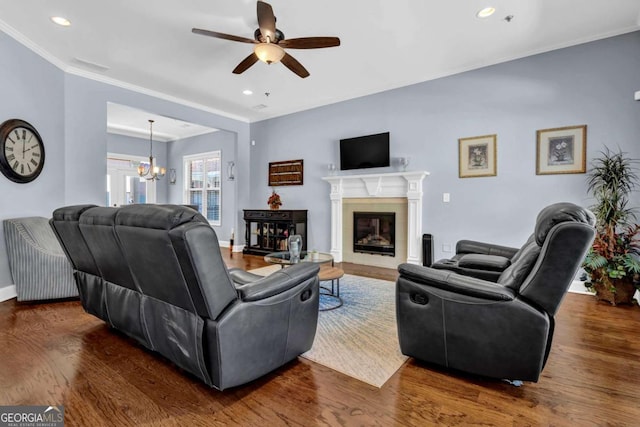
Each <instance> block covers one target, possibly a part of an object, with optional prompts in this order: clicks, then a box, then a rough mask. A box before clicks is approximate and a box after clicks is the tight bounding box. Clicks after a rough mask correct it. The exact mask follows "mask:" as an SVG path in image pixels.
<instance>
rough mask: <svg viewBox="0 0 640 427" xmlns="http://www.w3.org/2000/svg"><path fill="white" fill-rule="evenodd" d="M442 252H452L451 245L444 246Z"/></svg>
mask: <svg viewBox="0 0 640 427" xmlns="http://www.w3.org/2000/svg"><path fill="white" fill-rule="evenodd" d="M442 252H451V245H442Z"/></svg>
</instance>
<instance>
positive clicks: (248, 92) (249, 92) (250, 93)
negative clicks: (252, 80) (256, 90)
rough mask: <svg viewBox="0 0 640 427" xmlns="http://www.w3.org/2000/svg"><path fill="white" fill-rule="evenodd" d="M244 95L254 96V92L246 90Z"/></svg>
mask: <svg viewBox="0 0 640 427" xmlns="http://www.w3.org/2000/svg"><path fill="white" fill-rule="evenodd" d="M242 93H244V94H245V95H253V91H252V90H250V89H245V90H243V91H242Z"/></svg>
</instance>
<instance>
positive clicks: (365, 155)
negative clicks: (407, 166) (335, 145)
mask: <svg viewBox="0 0 640 427" xmlns="http://www.w3.org/2000/svg"><path fill="white" fill-rule="evenodd" d="M389 165H390V159H389V132H384V133H378V134H375V135H366V136H359V137H357V138H348V139H341V140H340V170H343V171H344V170H349V169H365V168H381V167H385V166H389Z"/></svg>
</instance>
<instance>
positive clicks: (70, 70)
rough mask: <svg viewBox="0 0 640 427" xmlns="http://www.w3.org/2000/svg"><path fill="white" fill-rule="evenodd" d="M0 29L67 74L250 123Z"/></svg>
mask: <svg viewBox="0 0 640 427" xmlns="http://www.w3.org/2000/svg"><path fill="white" fill-rule="evenodd" d="M0 30H2V32H4V33H6V34H7V35H8V36H9V37H11V38H12V39H14V40H15V41H17V42H18V43H20V44H22V45H23V46H25V47H26V48H27V49H29V50H31V51H32V52H34V53H35V54H37V55H38V56H40V57H42V58H43V59H44V60H45V61H47V62H49V63H51V64H53V65H54V66H56V67H57V68H59V69H60V70H62V71H63V72H65V73H67V74H72V75H75V76H78V77H83V78H86V79H89V80H93V81H97V82H100V83H104V84H108V85H111V86H116V87H119V88H122V89H126V90H130V91H132V92H137V93H140V94H143V95H149V96H152V97H154V98H159V99H163V100H165V101H169V102H173V103H176V104H180V105H184V106H186V107H191V108H195V109H196V110H201V111H205V112H207V113H211V114H216V115H218V116H222V117H226V118H228V119H233V120H237V121H240V122H244V123H250V120H249V118H247V117H244V116H238V115H235V114H231V113H227V112H226V111H222V110H218V109H216V108H211V107H208V106H206V105H202V104H198V103H196V102H192V101H187V100H186V99H182V98H178V97H176V96H172V95H168V94H166V93H162V92H158V91H155V90H152V89H148V88H145V87H142V86H137V85H134V84H131V83H127V82H123V81H121V80H117V79H114V78H110V77H106V76H103V75H100V74H96V73H92V72H90V71H86V70H81V69H79V68H77V67H73V66H70V65H69V64H67V63H65V62H64V61H62V60H60V59H59V58H57V57H56V56H54V55H52V54H51V53H50V52H48V51H47V50H45V49H43V48H42V47H41V46H39V45H37V44H36V43H34V42H33V41H32V40H31V39H29V38H28V37H26V36H25V35H24V34H22V33H21V32H19V31H18V30H16V29H15V28H13V27H12V26H11V25H9V24H7V23H6V22H5V21H3V20H1V19H0Z"/></svg>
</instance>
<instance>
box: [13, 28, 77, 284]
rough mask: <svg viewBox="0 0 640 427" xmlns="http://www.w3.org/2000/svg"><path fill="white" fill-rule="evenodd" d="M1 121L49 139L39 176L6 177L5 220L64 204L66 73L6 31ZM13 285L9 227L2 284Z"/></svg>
mask: <svg viewBox="0 0 640 427" xmlns="http://www.w3.org/2000/svg"><path fill="white" fill-rule="evenodd" d="M0 53H1V55H0V56H2V57H3V58H5V59H6V60H4V61H2V67H0V94H2V102H0V122H4V121H5V120H8V119H13V118H18V119H23V120H26V121H28V122H29V123H31V124H32V125H33V126H35V128H36V129H37V130H38V132H39V133H40V136H42V139H43V141H44V143H45V164H44V168H43V169H42V173H41V175H40V177H39V178H38V179H36V180H35V181H32V182H30V183H28V184H16V183H14V182H12V181H9V180H8V179H6V178H5V177H4V175H0V200H1V202H0V220H2V219H6V218H15V217H26V216H47V217H48V216H50V213H51V211H52V210H53V209H54V208H56V207H58V206H60V205H62V204H63V202H64V187H63V186H62V185H61V183H62V182H63V181H64V170H65V164H66V159H65V155H64V137H65V131H64V77H63V74H62V73H61V72H60V71H59V70H58V69H57V68H56V67H54V66H53V65H51V64H49V63H48V62H46V61H44V60H42V59H41V58H40V57H39V56H38V55H36V54H35V53H33V52H31V51H30V50H28V49H25V48H24V47H22V46H21V45H19V44H17V43H16V42H15V41H14V40H13V39H11V38H10V37H9V36H6V35H5V34H4V33H2V32H0ZM11 283H12V280H11V275H10V273H9V264H8V261H7V255H6V248H5V245H4V231H3V230H2V228H1V226H0V287H2V286H6V285H9V284H11Z"/></svg>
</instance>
